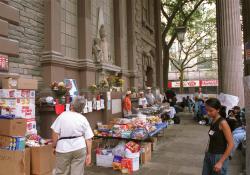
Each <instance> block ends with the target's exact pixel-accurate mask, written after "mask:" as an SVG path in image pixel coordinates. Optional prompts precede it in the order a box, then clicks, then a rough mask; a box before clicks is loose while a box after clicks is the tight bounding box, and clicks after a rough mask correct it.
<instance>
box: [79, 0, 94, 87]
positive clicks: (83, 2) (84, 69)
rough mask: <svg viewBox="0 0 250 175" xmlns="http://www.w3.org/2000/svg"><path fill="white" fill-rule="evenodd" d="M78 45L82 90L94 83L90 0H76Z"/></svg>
mask: <svg viewBox="0 0 250 175" xmlns="http://www.w3.org/2000/svg"><path fill="white" fill-rule="evenodd" d="M77 7H78V10H77V11H78V47H79V59H80V60H79V64H80V67H81V69H80V82H79V86H80V88H81V89H82V90H84V91H85V90H87V87H88V86H89V85H90V84H95V83H96V75H95V70H96V69H95V64H94V60H93V59H92V45H93V41H92V25H91V0H78V1H77Z"/></svg>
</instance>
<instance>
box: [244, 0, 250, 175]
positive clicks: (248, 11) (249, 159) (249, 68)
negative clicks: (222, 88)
mask: <svg viewBox="0 0 250 175" xmlns="http://www.w3.org/2000/svg"><path fill="white" fill-rule="evenodd" d="M242 14H243V30H244V44H246V43H247V42H250V18H249V16H250V0H242ZM244 65H245V67H244V73H245V76H250V61H247V60H246V55H245V64H244ZM244 92H245V101H246V103H245V104H246V106H245V108H246V114H245V116H246V122H247V123H246V125H247V126H248V127H247V150H246V159H245V160H246V165H245V167H246V174H250V127H249V126H250V99H249V98H247V96H248V95H247V94H250V89H249V88H246V87H245V90H244ZM248 97H249V96H248Z"/></svg>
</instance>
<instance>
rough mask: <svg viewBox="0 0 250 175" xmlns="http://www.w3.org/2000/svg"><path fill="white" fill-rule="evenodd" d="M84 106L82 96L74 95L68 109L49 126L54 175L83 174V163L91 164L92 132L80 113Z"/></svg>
mask: <svg viewBox="0 0 250 175" xmlns="http://www.w3.org/2000/svg"><path fill="white" fill-rule="evenodd" d="M84 106H85V100H84V98H82V97H76V98H75V99H74V100H73V102H72V103H71V106H70V111H66V112H63V113H62V114H61V115H60V116H58V118H57V119H56V121H55V122H54V123H53V125H52V126H51V129H52V130H53V132H52V140H53V145H54V147H55V149H56V150H55V151H56V175H83V174H84V164H85V165H86V166H88V165H90V164H91V147H92V137H93V136H94V134H93V132H92V129H91V127H90V125H89V122H88V120H87V119H86V118H85V117H84V116H83V115H81V112H82V110H83V108H84Z"/></svg>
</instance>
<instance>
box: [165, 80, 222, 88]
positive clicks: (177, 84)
mask: <svg viewBox="0 0 250 175" xmlns="http://www.w3.org/2000/svg"><path fill="white" fill-rule="evenodd" d="M218 85H219V82H218V80H191V81H183V87H211V86H218ZM168 87H169V88H179V87H180V81H172V82H171V81H170V82H168Z"/></svg>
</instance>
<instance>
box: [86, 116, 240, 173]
mask: <svg viewBox="0 0 250 175" xmlns="http://www.w3.org/2000/svg"><path fill="white" fill-rule="evenodd" d="M208 129H209V127H207V126H200V125H198V124H197V123H195V122H194V121H193V120H192V117H191V115H190V114H182V116H181V124H180V125H174V126H171V127H170V128H168V129H167V130H166V132H165V136H164V137H162V138H161V139H160V143H159V146H158V149H157V150H156V151H154V152H153V153H152V161H151V162H150V163H148V164H146V165H144V166H143V167H142V168H141V170H140V171H138V172H136V173H134V174H135V175H201V171H202V164H203V158H204V151H205V149H206V145H207V143H208V135H207V132H208ZM230 164H231V165H230V173H229V175H240V170H241V160H240V154H239V153H237V154H236V155H235V157H234V158H233V160H232V161H231V162H230ZM86 174H87V175H113V174H121V173H119V172H115V171H113V170H112V169H107V168H99V167H96V166H93V167H92V168H89V169H88V170H87V172H86Z"/></svg>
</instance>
